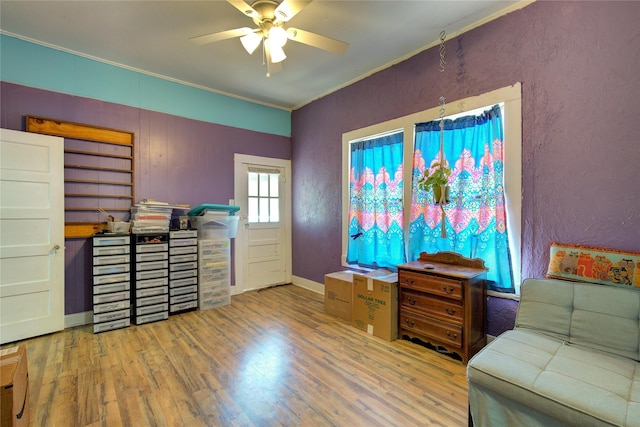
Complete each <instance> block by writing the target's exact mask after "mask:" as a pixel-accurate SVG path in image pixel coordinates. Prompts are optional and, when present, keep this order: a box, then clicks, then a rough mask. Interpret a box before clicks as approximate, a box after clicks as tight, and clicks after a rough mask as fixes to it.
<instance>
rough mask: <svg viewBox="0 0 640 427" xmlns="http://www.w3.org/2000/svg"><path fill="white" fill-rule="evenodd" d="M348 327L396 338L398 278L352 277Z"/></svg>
mask: <svg viewBox="0 0 640 427" xmlns="http://www.w3.org/2000/svg"><path fill="white" fill-rule="evenodd" d="M352 306H353V311H352V320H351V324H352V325H353V326H354V327H355V328H358V329H360V330H362V331H365V332H367V333H369V334H372V335H375V336H376V337H379V338H382V339H385V340H387V341H393V340H395V339H396V338H397V337H398V275H397V274H396V273H392V274H390V273H389V272H388V271H384V270H383V271H373V272H371V273H367V274H366V275H361V274H354V275H353V303H352Z"/></svg>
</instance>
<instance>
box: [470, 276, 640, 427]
mask: <svg viewBox="0 0 640 427" xmlns="http://www.w3.org/2000/svg"><path fill="white" fill-rule="evenodd" d="M639 319H640V291H638V290H635V289H627V288H619V287H612V286H605V285H592V284H586V283H575V282H567V281H563V280H554V279H527V280H525V281H524V282H523V284H522V288H521V298H520V305H519V307H518V314H517V317H516V324H515V328H514V329H513V330H511V331H507V332H505V333H503V334H501V335H500V336H499V337H498V338H496V339H495V340H493V341H492V342H491V343H490V344H489V345H487V346H486V347H484V348H483V349H482V350H481V351H480V352H479V353H478V354H476V355H475V356H474V357H473V358H472V359H471V360H470V361H469V363H468V365H467V378H468V381H469V410H470V416H471V417H472V419H473V425H475V426H480V427H482V426H545V427H546V426H558V425H574V426H610V425H613V426H640V363H639V360H640V349H639V345H640V344H639V343H640V326H639V321H640V320H639ZM470 422H471V420H470Z"/></svg>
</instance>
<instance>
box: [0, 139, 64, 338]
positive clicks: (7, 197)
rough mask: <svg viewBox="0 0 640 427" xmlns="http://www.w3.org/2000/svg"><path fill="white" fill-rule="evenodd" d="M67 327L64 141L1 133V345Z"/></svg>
mask: <svg viewBox="0 0 640 427" xmlns="http://www.w3.org/2000/svg"><path fill="white" fill-rule="evenodd" d="M63 328H64V140H63V138H58V137H53V136H46V135H39V134H33V133H26V132H18V131H13V130H7V129H0V343H7V342H12V341H17V340H22V339H25V338H29V337H33V336H37V335H42V334H46V333H50V332H55V331H59V330H61V329H63Z"/></svg>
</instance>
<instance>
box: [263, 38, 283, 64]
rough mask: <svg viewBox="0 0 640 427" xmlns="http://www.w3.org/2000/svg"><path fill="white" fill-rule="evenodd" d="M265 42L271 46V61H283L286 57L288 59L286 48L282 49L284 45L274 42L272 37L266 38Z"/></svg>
mask: <svg viewBox="0 0 640 427" xmlns="http://www.w3.org/2000/svg"><path fill="white" fill-rule="evenodd" d="M264 42H265V43H267V44H268V46H269V56H270V57H271V62H273V63H274V64H276V63H278V62H282V61H284V60H285V59H287V55H285V53H284V50H282V47H280V46H278V45H275V44H273V42H272V41H271V39H268V40H265V41H264Z"/></svg>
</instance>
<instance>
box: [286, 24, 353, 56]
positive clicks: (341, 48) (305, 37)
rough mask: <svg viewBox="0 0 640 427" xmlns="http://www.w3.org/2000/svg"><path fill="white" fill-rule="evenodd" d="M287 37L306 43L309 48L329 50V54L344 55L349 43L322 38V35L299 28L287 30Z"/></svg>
mask: <svg viewBox="0 0 640 427" xmlns="http://www.w3.org/2000/svg"><path fill="white" fill-rule="evenodd" d="M287 37H289V40H293V41H296V42H299V43H304V44H307V45H309V46H313V47H317V48H318V49H323V50H327V51H329V52H333V53H337V54H338V55H342V54H343V53H345V52H346V51H347V48H348V47H349V43H345V42H342V41H340V40H336V39H332V38H330V37H325V36H321V35H320V34H316V33H312V32H309V31H305V30H300V29H298V28H289V29H287Z"/></svg>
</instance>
